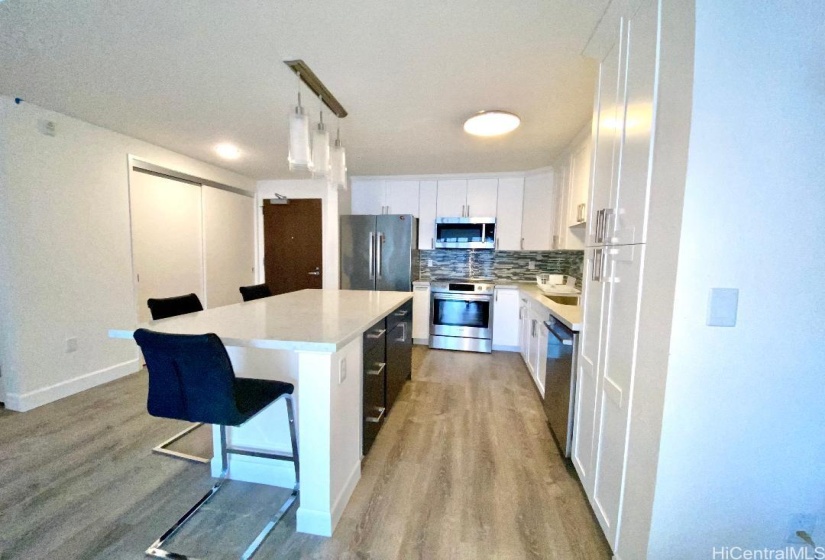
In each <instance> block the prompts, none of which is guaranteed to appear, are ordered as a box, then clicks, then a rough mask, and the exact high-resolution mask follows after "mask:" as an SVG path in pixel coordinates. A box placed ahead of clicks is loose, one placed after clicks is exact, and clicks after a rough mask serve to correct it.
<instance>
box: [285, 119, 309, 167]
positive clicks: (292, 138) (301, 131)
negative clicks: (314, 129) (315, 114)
mask: <svg viewBox="0 0 825 560" xmlns="http://www.w3.org/2000/svg"><path fill="white" fill-rule="evenodd" d="M310 155H311V154H310V149H309V116H307V114H306V113H305V112H304V108H303V107H301V105H300V104H299V105H297V106H296V107H295V110H294V111H293V112H292V114H290V115H289V158H288V161H289V170H290V171H296V170H306V169H311V163H312V160H311V159H310Z"/></svg>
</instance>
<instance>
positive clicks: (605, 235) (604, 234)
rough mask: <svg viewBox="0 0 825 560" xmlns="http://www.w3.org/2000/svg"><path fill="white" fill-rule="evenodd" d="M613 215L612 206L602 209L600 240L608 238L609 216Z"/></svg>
mask: <svg viewBox="0 0 825 560" xmlns="http://www.w3.org/2000/svg"><path fill="white" fill-rule="evenodd" d="M612 216H613V209H612V208H605V209H604V210H602V241H604V240H605V239H607V240H608V242H609V238H610V218H611V217H612Z"/></svg>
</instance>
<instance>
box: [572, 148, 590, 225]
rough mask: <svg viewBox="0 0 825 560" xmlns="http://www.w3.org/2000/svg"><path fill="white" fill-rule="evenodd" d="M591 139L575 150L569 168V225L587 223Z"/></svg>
mask: <svg viewBox="0 0 825 560" xmlns="http://www.w3.org/2000/svg"><path fill="white" fill-rule="evenodd" d="M590 162H591V153H590V137H589V136H588V137H586V138H585V139H584V141H582V143H581V144H579V145H577V146H576V147H575V148H573V153H572V154H571V155H570V167H569V176H568V181H569V183H568V184H569V189H570V190H569V193H570V194H569V197H568V200H567V225H568V226H575V225H579V224H583V223H584V222H585V221H587V196H588V195H589V194H590V188H589V187H590Z"/></svg>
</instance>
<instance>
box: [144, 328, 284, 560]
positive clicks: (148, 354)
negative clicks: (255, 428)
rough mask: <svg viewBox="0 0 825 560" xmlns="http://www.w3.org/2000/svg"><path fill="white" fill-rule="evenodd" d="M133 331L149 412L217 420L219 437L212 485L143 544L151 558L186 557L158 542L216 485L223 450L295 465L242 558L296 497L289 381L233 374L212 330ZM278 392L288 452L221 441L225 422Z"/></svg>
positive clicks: (251, 412) (243, 416)
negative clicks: (281, 497)
mask: <svg viewBox="0 0 825 560" xmlns="http://www.w3.org/2000/svg"><path fill="white" fill-rule="evenodd" d="M134 336H135V341H136V342H137V343H138V345H139V346H140V348H141V350H142V351H143V356H144V358H145V359H146V367H147V369H148V370H149V396H148V399H147V404H146V407H147V409H148V411H149V414H151V415H152V416H157V417H160V418H175V419H178V420H187V421H189V422H205V423H208V424H215V425H217V426H220V442H221V446H220V447H221V448H220V458H221V474H220V476H219V477H218V480H217V482H216V483H215V485H214V486H213V487H212V489H211V490H210V491H209V492H207V493H206V494H205V495H204V496H203V497H202V498H201V499H200V500H199V501H198V502H197V503H196V504H195V505H194V506H193V507H192V508H190V509H189V511H187V512H186V514H184V516H183V517H181V518H180V519H179V520H178V521H177V522H176V523H175V524H174V525H173V526H172V527H171V528H170V529H169V530H168V531H166V532H165V533H164V534H163V535H161V537H160V538H159V539H157V540H156V541H155V542H154V543H153V544H152V546H150V547H149V548H148V549H147V550H146V554H148V555H150V556H154V557H156V558H166V559H175V560H186V558H187V557H186V556H184V555H182V554H177V553H174V552H170V551H167V550H164V549H163V546H164V543H165V542H166V541H168V540H169V539H170V538H171V537H172V536H173V535H174V534H175V533H177V531H178V530H179V529H180V528H181V527H182V526H183V525H184V524H185V523H186V522H187V521H188V520H189V519H191V518H192V516H193V515H195V513H196V512H197V511H198V510H199V509H200V508H201V506H203V505H204V504H205V503H206V502H208V501H209V499H210V498H212V496H214V495H215V493H216V492H217V491H218V490H219V489H220V487H221V485H222V484H223V482H224V481H225V480H226V475H227V471H228V469H229V463H228V461H227V458H228V455H229V454H235V455H252V456H255V457H264V458H267V459H279V460H282V461H291V462H292V464H293V466H294V467H295V486H294V487H293V489H292V493H291V494H290V496H289V498H288V499H287V500H286V501H285V502H284V504H283V505H282V506H281V508H280V509H279V510H278V512H277V513H276V514H275V515H274V516H273V517H272V519H271V520H270V521H269V522H268V523H267V525H266V526H265V527H264V528H263V530H262V531H261V532H260V533H259V534H258V536H257V538H256V539H255V540H254V541H253V542H252V544H250V545H249V547H248V548H247V550H246V552H244V554H243V556H242V558H250V557H251V556H252V555H253V554H254V553H255V551H256V550H257V549H258V547H259V546H260V545H261V543H262V542H263V540H264V539H265V538H266V537H267V535H268V534H269V533H270V532H271V531H272V529H273V528H274V527H275V525H276V524H277V523H278V522H279V521H280V520H281V518H282V517H283V516H284V515H285V514H286V512H287V511H289V508H290V507H292V505H293V504H294V503H295V500H296V499H297V497H298V490H299V469H298V438H297V434H296V430H295V411H294V409H293V403H292V392H293V390H294V388H295V387H294V385H292V384H290V383H284V382H281V381H269V380H264V379H245V378H239V377H235V370H234V369H233V368H232V362H230V361H229V355H228V354H227V352H226V348H225V347H224V345H223V342H221V339H220V338H218V336H217V335H216V334H212V333H210V334H199V335H182V334H167V333H160V332H155V331H150V330H147V329H138V330H136V331H135V335H134ZM281 398H283V399H285V401H286V410H287V415H288V418H289V434H290V437H291V440H292V454H291V455H285V454H280V453H264V452H260V451H246V450H243V449H235V448H232V447H227V444H226V426H241V425H243V424H244V422H246V421H247V420H249V419H250V418H252V417H253V416H255V415H256V414H257V413H258V412H260V411H261V410H263V409H264V408H265V407H267V406H269V405H270V404H272V403H273V402H275V401H277V400H278V399H281Z"/></svg>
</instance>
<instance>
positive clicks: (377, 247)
mask: <svg viewBox="0 0 825 560" xmlns="http://www.w3.org/2000/svg"><path fill="white" fill-rule="evenodd" d="M383 244H384V234H383V233H380V232H379V233H378V235H377V236H376V238H375V266H376V268H377V270H376V273H375V274H376V276H378V279H379V280H380V279H381V268H382V267H381V251H382V250H383V249H382V248H381V246H382V245H383Z"/></svg>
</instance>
